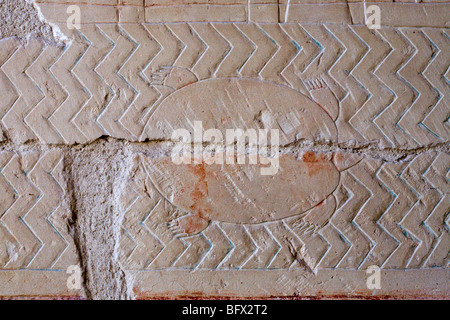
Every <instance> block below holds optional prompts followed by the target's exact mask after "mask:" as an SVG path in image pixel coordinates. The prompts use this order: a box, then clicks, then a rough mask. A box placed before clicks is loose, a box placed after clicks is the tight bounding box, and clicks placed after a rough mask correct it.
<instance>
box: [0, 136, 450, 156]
mask: <svg viewBox="0 0 450 320" xmlns="http://www.w3.org/2000/svg"><path fill="white" fill-rule="evenodd" d="M104 143H115V144H117V145H120V148H119V149H122V148H123V147H128V148H130V149H131V151H133V152H135V153H139V152H141V153H147V152H148V150H149V148H150V147H156V148H160V149H165V150H166V152H167V150H168V148H167V146H168V145H170V144H175V143H180V142H175V141H173V140H171V139H146V140H144V141H140V142H139V141H129V140H126V139H120V138H114V137H110V136H101V137H99V138H97V139H95V140H93V141H90V142H86V143H75V144H42V143H39V142H36V141H27V142H24V143H21V144H17V143H13V142H11V141H10V140H9V139H7V140H4V141H2V142H0V151H16V150H21V151H27V150H42V151H45V150H55V149H56V150H62V151H65V152H68V151H70V150H82V149H84V148H87V147H89V146H95V145H100V144H104ZM186 144H187V145H191V146H192V147H195V146H196V145H199V144H198V143H194V142H193V143H186ZM236 144H237V142H236V141H235V142H234V143H233V144H228V145H227V146H233V145H236ZM201 145H202V146H203V147H206V146H214V144H211V143H207V142H204V143H201ZM248 146H249V144H248V143H246V144H245V147H246V149H247V148H248ZM153 150H155V149H153ZM279 151H280V153H289V154H292V153H296V152H301V151H313V152H320V153H332V152H346V153H355V154H362V155H364V154H365V155H368V156H370V157H372V158H375V159H379V160H383V161H387V162H401V161H407V160H409V159H410V158H411V157H414V156H418V155H420V154H423V153H428V152H444V153H450V142H441V143H435V144H430V145H427V146H420V147H416V148H394V147H380V146H379V144H378V143H377V142H368V143H363V144H356V143H353V144H352V143H342V142H341V143H336V142H330V141H313V140H307V139H299V140H296V141H294V142H291V143H288V144H284V145H280V146H279Z"/></svg>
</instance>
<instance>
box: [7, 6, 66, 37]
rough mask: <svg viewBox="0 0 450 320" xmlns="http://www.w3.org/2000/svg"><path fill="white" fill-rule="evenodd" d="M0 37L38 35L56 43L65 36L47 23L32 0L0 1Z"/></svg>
mask: <svg viewBox="0 0 450 320" xmlns="http://www.w3.org/2000/svg"><path fill="white" fill-rule="evenodd" d="M0 21H1V22H0V23H1V25H0V39H5V38H9V37H18V38H20V39H22V40H26V39H29V38H30V37H39V38H40V39H41V40H43V41H45V42H47V43H51V44H57V43H60V42H62V41H64V40H66V39H67V38H66V37H65V36H64V35H63V34H62V33H61V32H60V31H59V30H58V27H56V26H55V25H53V24H49V23H48V22H47V21H46V20H45V18H44V16H43V15H42V13H41V11H40V9H39V7H38V6H36V4H35V3H34V2H33V1H32V0H20V1H17V0H1V1H0Z"/></svg>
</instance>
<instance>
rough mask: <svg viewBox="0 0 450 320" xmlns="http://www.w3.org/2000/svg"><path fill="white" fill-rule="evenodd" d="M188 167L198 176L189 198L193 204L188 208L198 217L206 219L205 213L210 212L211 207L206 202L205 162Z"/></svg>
mask: <svg viewBox="0 0 450 320" xmlns="http://www.w3.org/2000/svg"><path fill="white" fill-rule="evenodd" d="M189 169H190V170H191V171H192V172H193V173H194V174H195V175H196V176H198V181H197V182H196V183H195V185H194V190H193V191H192V192H191V199H192V201H193V202H194V204H193V205H191V206H190V209H191V210H192V212H194V213H196V214H197V215H198V216H199V217H201V218H205V219H207V213H210V212H211V208H210V206H209V204H208V182H207V181H206V169H205V164H200V165H191V166H189Z"/></svg>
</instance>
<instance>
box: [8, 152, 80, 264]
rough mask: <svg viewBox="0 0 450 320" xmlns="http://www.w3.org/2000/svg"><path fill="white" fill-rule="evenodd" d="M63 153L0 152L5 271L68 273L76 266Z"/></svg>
mask: <svg viewBox="0 0 450 320" xmlns="http://www.w3.org/2000/svg"><path fill="white" fill-rule="evenodd" d="M64 195H65V182H64V179H63V177H62V153H61V152H59V151H48V152H45V153H38V152H27V153H24V154H17V153H14V152H1V153H0V269H2V270H17V269H20V270H25V269H28V270H34V269H39V270H65V269H66V268H67V266H69V265H73V264H76V260H75V261H74V257H76V255H74V250H75V249H74V245H73V243H72V241H71V236H70V235H69V232H68V227H67V220H68V215H69V213H68V210H65V209H64V206H62V200H63V197H64Z"/></svg>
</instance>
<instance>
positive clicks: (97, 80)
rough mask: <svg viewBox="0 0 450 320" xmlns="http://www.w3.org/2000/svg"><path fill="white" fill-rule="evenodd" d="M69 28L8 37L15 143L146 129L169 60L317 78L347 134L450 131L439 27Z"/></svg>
mask: <svg viewBox="0 0 450 320" xmlns="http://www.w3.org/2000/svg"><path fill="white" fill-rule="evenodd" d="M61 30H63V31H64V32H65V33H66V34H72V35H71V37H72V38H73V39H74V41H73V42H71V43H70V44H67V45H66V46H65V47H48V46H45V45H44V44H42V43H41V42H39V41H38V40H33V41H30V42H29V44H28V45H27V46H25V47H22V46H20V45H19V44H18V43H16V41H15V40H11V39H8V40H3V41H2V45H1V46H0V55H1V59H2V60H1V61H0V64H1V71H2V72H1V73H0V75H1V77H2V82H1V84H2V87H3V88H5V89H6V90H5V91H6V92H7V97H8V98H7V99H4V100H2V101H1V102H0V116H1V119H2V124H3V126H4V127H5V128H6V131H7V134H8V135H9V136H10V137H11V139H12V140H13V141H15V142H18V143H23V142H26V141H30V140H37V141H40V142H41V143H68V144H73V143H86V142H89V141H92V140H95V139H97V138H98V137H100V136H103V135H108V136H111V137H115V138H121V139H127V140H129V141H140V140H141V139H142V138H144V139H145V137H146V136H145V135H144V136H142V132H143V129H144V126H145V124H146V122H147V120H148V118H149V116H150V115H151V114H152V112H153V111H154V110H155V109H156V107H157V106H158V105H159V103H160V102H161V100H162V98H164V96H165V94H166V92H167V87H165V86H163V85H162V84H161V83H159V82H158V81H155V80H154V79H155V75H157V74H158V73H159V72H160V70H161V69H162V68H166V67H171V66H174V67H179V68H184V69H187V70H189V71H190V72H192V73H193V74H194V75H195V76H196V77H197V79H199V80H205V79H216V78H229V77H245V78H253V79H255V80H264V81H272V82H275V83H278V84H280V85H284V86H287V87H290V88H292V89H295V90H298V91H299V92H301V93H302V94H304V95H306V96H308V97H311V95H312V94H314V92H313V91H314V90H311V91H310V90H308V89H311V87H310V86H308V83H309V81H311V80H316V79H319V80H320V81H323V84H324V85H325V86H328V87H329V88H330V89H331V90H332V92H333V94H334V95H335V96H336V98H337V99H338V100H339V102H340V103H339V109H338V113H339V117H338V118H337V120H336V126H337V129H338V131H339V142H340V143H346V144H354V145H356V146H359V145H364V144H367V143H376V144H378V145H379V146H380V147H390V148H408V149H414V148H417V147H422V146H431V145H435V144H438V143H443V142H446V141H448V139H449V134H450V130H449V123H448V117H449V111H448V84H447V83H446V82H445V80H444V76H445V74H446V72H447V68H448V65H449V61H450V59H449V55H448V53H447V50H445V48H447V46H448V42H449V40H448V37H447V36H446V31H445V30H442V29H392V28H383V29H381V30H380V31H371V30H369V29H367V28H366V27H364V26H335V25H328V26H327V25H299V24H286V25H283V24H281V25H278V24H269V25H267V24H264V25H257V24H229V25H227V24H225V25H223V24H173V25H171V24H168V25H146V24H144V25H136V24H132V25H127V24H126V25H89V26H85V27H83V28H82V30H80V31H76V32H72V31H70V30H67V29H66V28H65V26H64V25H61ZM49 82H50V83H52V84H53V85H52V86H47V85H46V84H47V83H49ZM280 103H282V102H281V101H280ZM41 115H42V116H41Z"/></svg>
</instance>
